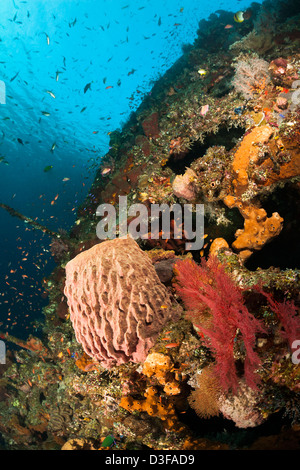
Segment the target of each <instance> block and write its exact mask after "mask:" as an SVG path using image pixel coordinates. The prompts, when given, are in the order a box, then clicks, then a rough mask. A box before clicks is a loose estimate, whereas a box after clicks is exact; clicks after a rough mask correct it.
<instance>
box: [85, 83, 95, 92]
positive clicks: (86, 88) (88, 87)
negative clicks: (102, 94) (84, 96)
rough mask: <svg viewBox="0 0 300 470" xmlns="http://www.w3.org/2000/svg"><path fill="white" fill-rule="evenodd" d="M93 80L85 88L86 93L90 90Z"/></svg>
mask: <svg viewBox="0 0 300 470" xmlns="http://www.w3.org/2000/svg"><path fill="white" fill-rule="evenodd" d="M92 83H93V82H90V83H87V84H86V85H85V87H84V89H83V92H84V93H86V92H87V91H88V90H90V89H91V85H92Z"/></svg>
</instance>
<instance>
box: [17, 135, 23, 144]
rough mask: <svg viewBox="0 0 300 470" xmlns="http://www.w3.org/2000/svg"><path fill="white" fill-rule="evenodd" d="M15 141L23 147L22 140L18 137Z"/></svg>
mask: <svg viewBox="0 0 300 470" xmlns="http://www.w3.org/2000/svg"><path fill="white" fill-rule="evenodd" d="M17 141H18V142H19V144H21V145H24V142H23V140H22V139H20V138H19V137H18V138H17Z"/></svg>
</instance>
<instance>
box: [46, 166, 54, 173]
mask: <svg viewBox="0 0 300 470" xmlns="http://www.w3.org/2000/svg"><path fill="white" fill-rule="evenodd" d="M52 168H53V165H48V166H45V168H44V172H45V173H47V172H48V171H50V170H52Z"/></svg>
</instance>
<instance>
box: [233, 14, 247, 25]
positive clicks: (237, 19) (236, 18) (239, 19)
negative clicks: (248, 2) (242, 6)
mask: <svg viewBox="0 0 300 470" xmlns="http://www.w3.org/2000/svg"><path fill="white" fill-rule="evenodd" d="M233 19H234V21H235V22H236V23H242V22H243V21H244V20H245V18H244V12H243V11H238V12H236V14H235V15H234V17H233Z"/></svg>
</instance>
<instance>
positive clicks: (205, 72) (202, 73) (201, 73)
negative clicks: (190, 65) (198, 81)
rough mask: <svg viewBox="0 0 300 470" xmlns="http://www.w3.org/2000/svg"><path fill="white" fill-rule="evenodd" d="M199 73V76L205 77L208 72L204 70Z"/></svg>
mask: <svg viewBox="0 0 300 470" xmlns="http://www.w3.org/2000/svg"><path fill="white" fill-rule="evenodd" d="M198 73H199V75H201V76H204V75H206V74H207V71H206V70H204V69H199V70H198Z"/></svg>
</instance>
